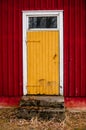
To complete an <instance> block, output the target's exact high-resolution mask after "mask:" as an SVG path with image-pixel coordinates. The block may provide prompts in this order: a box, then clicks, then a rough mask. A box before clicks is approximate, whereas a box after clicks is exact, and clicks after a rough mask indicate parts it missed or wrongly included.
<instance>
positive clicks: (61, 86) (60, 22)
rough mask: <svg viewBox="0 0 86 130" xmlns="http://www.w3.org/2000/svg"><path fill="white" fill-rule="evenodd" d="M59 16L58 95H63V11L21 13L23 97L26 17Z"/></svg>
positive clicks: (25, 81) (25, 86)
mask: <svg viewBox="0 0 86 130" xmlns="http://www.w3.org/2000/svg"><path fill="white" fill-rule="evenodd" d="M45 15H47V16H53V15H56V16H57V15H58V16H59V28H57V30H58V29H59V31H60V95H63V10H55V11H52V10H38V11H37V10H34V11H23V12H22V21H23V24H22V26H23V31H22V32H23V95H26V94H27V46H26V31H27V29H28V28H27V27H28V26H27V24H28V22H27V17H30V16H45Z"/></svg>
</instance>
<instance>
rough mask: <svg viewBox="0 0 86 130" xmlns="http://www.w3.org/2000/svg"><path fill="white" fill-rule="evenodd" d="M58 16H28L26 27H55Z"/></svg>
mask: <svg viewBox="0 0 86 130" xmlns="http://www.w3.org/2000/svg"><path fill="white" fill-rule="evenodd" d="M58 25H59V21H58V16H37V17H28V29H57V28H58Z"/></svg>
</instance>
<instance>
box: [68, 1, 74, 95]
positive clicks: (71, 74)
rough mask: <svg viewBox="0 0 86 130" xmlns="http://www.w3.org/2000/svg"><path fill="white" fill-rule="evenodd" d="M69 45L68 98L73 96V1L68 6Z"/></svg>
mask: <svg viewBox="0 0 86 130" xmlns="http://www.w3.org/2000/svg"><path fill="white" fill-rule="evenodd" d="M69 12H70V14H69V19H70V20H69V22H70V23H69V24H70V25H69V34H70V37H69V38H70V39H69V44H70V52H69V53H70V54H69V55H70V57H69V67H70V68H69V78H70V79H69V84H70V90H69V96H74V95H75V0H71V1H70V5H69Z"/></svg>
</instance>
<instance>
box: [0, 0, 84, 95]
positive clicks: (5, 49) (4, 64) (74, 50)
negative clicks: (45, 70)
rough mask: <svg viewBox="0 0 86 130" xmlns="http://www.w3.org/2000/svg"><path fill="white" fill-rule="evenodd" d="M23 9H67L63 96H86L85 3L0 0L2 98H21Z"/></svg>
mask: <svg viewBox="0 0 86 130" xmlns="http://www.w3.org/2000/svg"><path fill="white" fill-rule="evenodd" d="M22 10H64V95H65V97H85V96H86V0H0V96H8V97H10V96H21V95H22V88H23V76H22Z"/></svg>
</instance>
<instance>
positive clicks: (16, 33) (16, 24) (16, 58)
mask: <svg viewBox="0 0 86 130" xmlns="http://www.w3.org/2000/svg"><path fill="white" fill-rule="evenodd" d="M13 8H14V12H13V16H14V18H13V39H14V42H13V45H14V96H18V93H19V84H18V83H19V26H20V23H19V15H18V13H19V1H14V6H13Z"/></svg>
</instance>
